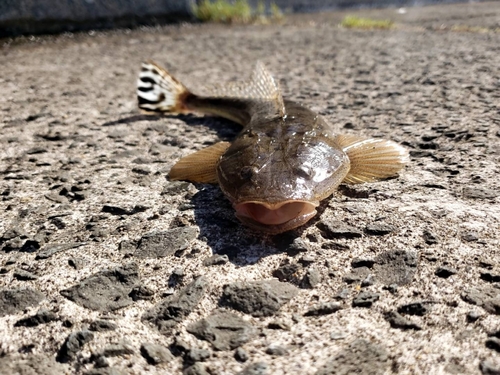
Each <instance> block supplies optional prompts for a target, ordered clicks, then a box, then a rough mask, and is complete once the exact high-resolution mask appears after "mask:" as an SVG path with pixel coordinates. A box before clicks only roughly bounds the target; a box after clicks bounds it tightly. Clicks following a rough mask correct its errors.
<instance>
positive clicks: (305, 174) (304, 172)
mask: <svg viewBox="0 0 500 375" xmlns="http://www.w3.org/2000/svg"><path fill="white" fill-rule="evenodd" d="M295 173H297V175H298V176H299V177H302V178H305V179H306V180H310V179H312V178H313V177H314V170H313V169H312V168H311V167H308V166H307V165H301V166H300V167H298V168H297V170H296V171H295Z"/></svg>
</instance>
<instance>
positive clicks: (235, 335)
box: [187, 311, 256, 351]
mask: <svg viewBox="0 0 500 375" xmlns="http://www.w3.org/2000/svg"><path fill="white" fill-rule="evenodd" d="M187 331H188V332H189V333H192V334H193V335H195V336H196V337H198V338H199V339H202V340H206V341H208V342H210V343H211V344H212V346H213V347H214V349H215V350H221V351H224V350H233V349H236V348H237V347H239V346H241V345H243V344H244V343H246V342H248V341H250V340H251V339H252V338H253V336H255V334H256V329H255V328H254V327H253V326H252V325H251V324H250V323H248V322H246V321H244V320H243V319H241V318H240V317H239V316H238V315H235V314H233V313H230V312H227V311H215V312H213V313H212V314H211V315H209V316H208V317H207V318H205V319H201V320H199V321H197V322H195V323H193V324H191V325H189V326H188V327H187Z"/></svg>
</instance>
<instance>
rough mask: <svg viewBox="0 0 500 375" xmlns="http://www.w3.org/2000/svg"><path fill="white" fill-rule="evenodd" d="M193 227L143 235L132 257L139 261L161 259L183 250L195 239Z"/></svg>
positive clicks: (195, 233) (195, 231)
mask: <svg viewBox="0 0 500 375" xmlns="http://www.w3.org/2000/svg"><path fill="white" fill-rule="evenodd" d="M197 235H198V231H197V229H196V228H195V227H181V228H174V229H170V230H167V231H163V232H153V233H149V234H146V235H144V236H143V237H142V238H141V239H140V240H139V242H138V244H137V249H136V251H135V253H134V256H135V257H137V258H140V259H146V258H163V257H166V256H170V255H174V254H175V253H176V252H177V251H182V250H185V249H186V248H187V247H188V246H189V243H190V242H191V241H192V240H194V239H195V238H196V236H197Z"/></svg>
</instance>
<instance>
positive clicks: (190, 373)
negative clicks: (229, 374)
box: [182, 362, 210, 375]
mask: <svg viewBox="0 0 500 375" xmlns="http://www.w3.org/2000/svg"><path fill="white" fill-rule="evenodd" d="M182 375H210V373H209V372H208V371H207V368H206V365H205V364H203V363H199V362H197V363H195V364H194V365H191V366H189V367H186V368H185V369H184V370H183V371H182Z"/></svg>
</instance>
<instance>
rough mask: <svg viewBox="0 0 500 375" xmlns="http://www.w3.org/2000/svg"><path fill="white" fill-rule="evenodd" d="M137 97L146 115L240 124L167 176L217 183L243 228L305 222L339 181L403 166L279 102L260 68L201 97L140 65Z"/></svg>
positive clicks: (383, 149) (399, 155) (373, 142)
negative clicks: (189, 115)
mask: <svg viewBox="0 0 500 375" xmlns="http://www.w3.org/2000/svg"><path fill="white" fill-rule="evenodd" d="M137 96H138V101H139V108H140V109H142V110H143V111H146V112H153V113H165V112H174V113H182V112H200V113H205V114H212V115H217V116H221V117H225V118H227V119H229V120H232V121H234V122H236V123H238V124H240V125H241V126H242V127H243V129H242V130H241V132H240V133H239V134H238V136H237V137H236V138H235V139H234V140H233V141H232V142H219V143H217V144H215V145H212V146H210V147H207V148H205V149H202V150H200V151H198V152H195V153H193V154H191V155H187V156H185V157H183V158H182V159H181V160H179V161H178V162H177V164H175V165H174V166H173V167H172V169H171V171H170V173H169V177H170V178H171V179H173V180H188V181H193V182H203V183H218V184H219V186H220V188H221V189H222V191H223V192H224V194H225V195H226V197H227V198H228V199H229V200H230V201H231V203H232V204H233V207H234V209H235V212H236V216H237V217H238V218H239V219H240V220H241V221H242V222H243V223H244V224H245V225H247V226H249V227H252V228H253V229H256V230H259V231H262V232H266V233H270V234H276V233H281V232H284V231H287V230H290V229H294V228H296V227H299V226H301V225H303V224H305V223H306V222H307V221H308V220H310V219H311V218H312V217H314V215H315V214H316V207H317V206H318V205H319V203H320V201H321V200H323V199H326V198H327V197H329V196H330V195H331V194H332V193H333V192H334V191H335V190H336V189H337V187H338V186H339V185H340V184H341V183H342V182H347V183H362V182H371V181H375V180H377V179H382V178H386V177H391V176H394V175H396V174H397V173H398V172H399V171H400V170H401V169H402V168H403V167H404V165H405V164H406V163H407V161H408V153H407V151H406V150H405V149H404V148H403V147H402V146H400V145H398V144H396V143H394V142H392V141H388V140H383V139H374V138H362V137H358V136H355V135H349V134H336V133H335V132H334V130H333V127H332V126H331V125H330V124H329V123H328V122H326V121H325V120H324V119H323V118H322V117H321V116H319V115H318V114H316V113H314V112H313V111H311V110H309V109H308V108H305V107H304V106H302V105H300V104H299V103H295V102H292V101H288V100H284V99H283V97H282V95H281V91H280V89H279V85H278V84H277V83H276V81H275V80H274V78H273V77H272V76H271V74H269V72H268V71H267V70H266V69H265V67H264V66H263V65H262V64H258V65H257V67H256V69H255V71H254V73H253V76H252V79H251V80H250V81H247V82H240V83H236V84H231V85H226V86H224V85H222V86H220V87H218V88H217V89H215V90H214V95H213V96H210V97H202V96H198V95H195V94H193V93H192V92H191V91H189V90H188V89H187V88H186V87H185V86H184V85H182V83H180V82H179V81H178V80H176V79H175V78H173V77H172V76H171V75H170V74H169V73H168V72H167V71H166V70H164V69H163V68H161V67H159V66H158V65H156V64H154V63H152V62H148V63H144V64H143V68H142V70H141V73H140V75H139V80H138V90H137Z"/></svg>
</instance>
